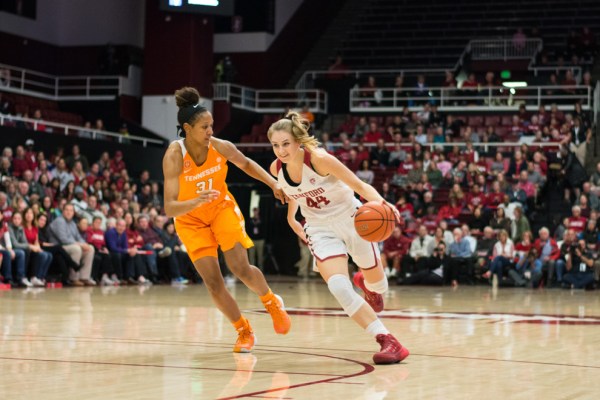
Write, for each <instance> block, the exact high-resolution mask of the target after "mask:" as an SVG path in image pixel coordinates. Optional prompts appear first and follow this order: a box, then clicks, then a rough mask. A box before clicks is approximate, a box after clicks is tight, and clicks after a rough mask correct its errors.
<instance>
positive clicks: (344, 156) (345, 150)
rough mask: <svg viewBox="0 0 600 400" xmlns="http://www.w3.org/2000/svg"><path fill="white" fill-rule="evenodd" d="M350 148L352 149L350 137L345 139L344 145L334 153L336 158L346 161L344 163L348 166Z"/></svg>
mask: <svg viewBox="0 0 600 400" xmlns="http://www.w3.org/2000/svg"><path fill="white" fill-rule="evenodd" d="M350 150H352V144H351V143H350V139H344V141H343V142H342V145H341V146H340V147H339V148H338V149H337V150H336V151H335V153H334V155H335V158H337V159H338V160H340V161H341V162H342V163H344V165H346V166H348V161H349V160H350Z"/></svg>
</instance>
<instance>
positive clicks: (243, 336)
mask: <svg viewBox="0 0 600 400" xmlns="http://www.w3.org/2000/svg"><path fill="white" fill-rule="evenodd" d="M237 332H238V338H237V341H236V342H235V346H233V352H234V353H250V352H251V351H252V348H253V347H254V343H255V342H256V337H255V336H254V331H253V330H252V327H251V326H250V323H249V322H248V324H247V325H246V326H243V327H241V328H239V329H238V330H237Z"/></svg>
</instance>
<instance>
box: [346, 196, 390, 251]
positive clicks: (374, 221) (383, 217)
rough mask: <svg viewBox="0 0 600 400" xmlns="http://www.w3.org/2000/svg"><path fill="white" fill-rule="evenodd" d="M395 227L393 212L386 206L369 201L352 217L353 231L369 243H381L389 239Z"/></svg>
mask: <svg viewBox="0 0 600 400" xmlns="http://www.w3.org/2000/svg"><path fill="white" fill-rule="evenodd" d="M395 226H396V217H395V215H394V211H393V210H392V209H391V208H390V206H388V205H387V204H381V203H379V202H376V201H369V202H368V203H365V204H363V205H362V206H361V207H360V208H359V209H358V211H356V215H355V216H354V229H356V232H357V233H358V234H359V235H360V237H361V238H363V239H365V240H366V241H369V242H381V241H383V240H385V239H387V238H389V237H390V235H391V234H392V232H393V230H394V227H395Z"/></svg>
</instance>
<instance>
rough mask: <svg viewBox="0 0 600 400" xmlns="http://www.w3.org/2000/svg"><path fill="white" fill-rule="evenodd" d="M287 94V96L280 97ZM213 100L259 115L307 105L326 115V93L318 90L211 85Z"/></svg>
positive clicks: (229, 84) (226, 84)
mask: <svg viewBox="0 0 600 400" xmlns="http://www.w3.org/2000/svg"><path fill="white" fill-rule="evenodd" d="M285 93H287V94H288V95H289V96H281V95H282V94H285ZM213 100H222V101H226V102H228V103H230V104H231V105H232V106H233V107H236V108H241V109H245V110H249V111H253V112H259V113H281V112H284V111H285V110H287V109H288V108H296V107H298V105H300V104H307V105H308V106H309V110H310V111H311V112H315V113H327V93H326V92H325V91H323V90H318V89H305V90H295V89H253V88H250V87H246V86H241V85H236V84H231V83H216V84H213Z"/></svg>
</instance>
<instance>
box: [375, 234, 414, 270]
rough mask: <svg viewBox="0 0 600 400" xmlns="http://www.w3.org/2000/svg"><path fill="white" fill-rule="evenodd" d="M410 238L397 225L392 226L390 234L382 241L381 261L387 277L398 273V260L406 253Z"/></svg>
mask: <svg viewBox="0 0 600 400" xmlns="http://www.w3.org/2000/svg"><path fill="white" fill-rule="evenodd" d="M410 246H411V240H410V238H408V237H407V236H406V235H404V233H403V232H402V229H401V228H400V227H399V226H396V227H395V228H394V231H393V232H392V235H391V236H390V237H389V238H388V239H386V240H385V241H384V242H383V252H382V253H381V261H382V264H383V267H384V271H385V274H386V276H387V277H388V278H395V277H396V276H398V275H399V274H400V261H401V260H402V259H403V258H404V257H405V256H406V255H407V254H408V250H409V248H410Z"/></svg>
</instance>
